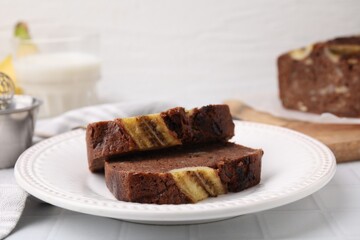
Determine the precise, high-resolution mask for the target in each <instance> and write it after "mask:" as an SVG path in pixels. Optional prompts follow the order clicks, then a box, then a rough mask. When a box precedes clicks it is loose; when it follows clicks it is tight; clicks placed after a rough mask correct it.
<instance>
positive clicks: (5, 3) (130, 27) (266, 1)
mask: <svg viewBox="0 0 360 240" xmlns="http://www.w3.org/2000/svg"><path fill="white" fill-rule="evenodd" d="M0 9H1V12H2V14H1V16H0V28H1V29H0V31H1V32H7V31H9V32H11V31H12V28H13V26H14V24H15V23H16V22H17V21H19V20H23V21H26V22H27V23H28V24H29V26H30V27H31V25H34V24H44V23H46V24H55V25H63V26H77V27H80V28H84V29H85V28H86V29H88V28H91V29H93V30H94V31H96V32H98V33H100V35H101V46H100V47H101V48H100V49H101V53H100V55H101V60H102V70H101V81H100V82H99V83H98V85H97V88H98V90H99V95H100V98H101V99H102V101H124V100H138V99H142V100H144V99H145V100H150V99H151V100H154V99H155V100H164V101H177V102H181V101H183V100H189V99H191V100H192V101H196V102H199V104H200V103H209V102H218V101H222V100H224V99H228V98H241V97H242V95H245V94H248V93H249V92H254V91H257V92H262V91H276V90H277V71H276V58H277V56H278V55H279V54H281V53H283V52H284V51H287V50H290V49H293V48H298V47H301V46H304V45H307V44H309V43H312V42H314V41H319V40H325V39H329V38H333V37H336V36H341V35H351V34H358V33H360V14H359V12H360V2H359V1H358V0H316V1H314V0H303V1H300V0H255V1H238V0H224V1H214V0H196V1H194V0H181V1H166V0H155V1H145V0H132V1H122V0H108V1H103V0H91V1H85V0H53V1H45V0H31V1H25V0H2V1H1V2H0ZM3 46H5V43H3ZM0 49H1V50H0V53H1V56H4V55H6V49H3V48H1V44H0Z"/></svg>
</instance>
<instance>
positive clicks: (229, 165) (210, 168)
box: [105, 142, 263, 204]
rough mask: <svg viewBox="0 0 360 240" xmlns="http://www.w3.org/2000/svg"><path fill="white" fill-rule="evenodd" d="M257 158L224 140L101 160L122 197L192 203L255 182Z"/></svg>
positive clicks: (256, 154)
mask: <svg viewBox="0 0 360 240" xmlns="http://www.w3.org/2000/svg"><path fill="white" fill-rule="evenodd" d="M262 156H263V151H262V150H261V149H251V148H248V147H244V146H241V145H237V144H234V143H229V142H226V143H212V144H206V145H205V144H202V145H197V146H180V147H175V148H170V149H169V148H168V149H163V150H161V151H149V152H141V153H136V154H132V155H126V156H121V157H118V158H116V159H113V160H112V161H106V163H105V181H106V185H107V187H108V189H109V190H110V192H112V194H113V195H114V196H115V197H116V198H117V199H118V200H122V201H128V202H138V203H155V204H184V203H195V202H198V201H201V200H203V199H206V198H208V197H215V196H218V195H221V194H225V193H227V192H239V191H242V190H244V189H246V188H249V187H252V186H255V185H256V184H258V183H259V182H260V175H261V158H262Z"/></svg>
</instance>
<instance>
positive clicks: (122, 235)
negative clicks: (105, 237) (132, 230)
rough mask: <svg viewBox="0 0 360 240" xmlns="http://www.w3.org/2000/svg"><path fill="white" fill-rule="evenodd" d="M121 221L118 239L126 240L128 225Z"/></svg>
mask: <svg viewBox="0 0 360 240" xmlns="http://www.w3.org/2000/svg"><path fill="white" fill-rule="evenodd" d="M118 221H119V224H120V225H119V230H118V234H117V238H116V239H119V240H124V239H126V233H127V223H126V222H124V221H121V220H118Z"/></svg>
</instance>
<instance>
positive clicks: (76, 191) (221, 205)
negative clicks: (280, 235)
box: [15, 121, 336, 224]
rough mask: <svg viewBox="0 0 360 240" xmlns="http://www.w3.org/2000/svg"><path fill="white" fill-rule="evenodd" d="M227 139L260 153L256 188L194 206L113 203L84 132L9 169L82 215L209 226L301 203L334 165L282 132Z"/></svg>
mask: <svg viewBox="0 0 360 240" xmlns="http://www.w3.org/2000/svg"><path fill="white" fill-rule="evenodd" d="M235 133H236V136H235V137H234V138H233V139H232V140H233V141H235V142H237V143H239V144H243V145H246V146H249V147H253V148H262V149H263V150H264V152H265V154H264V156H263V160H262V179H261V182H260V184H259V185H257V186H255V187H252V188H250V189H248V190H245V191H243V192H240V193H229V194H226V195H222V196H219V197H217V198H209V199H206V200H204V201H202V202H199V203H196V204H183V205H155V204H139V203H128V202H122V201H117V200H116V199H115V198H114V197H113V196H112V194H111V193H110V192H109V191H108V189H107V188H106V185H105V181H104V177H103V175H102V174H92V173H90V172H89V170H88V167H87V158H86V148H85V136H84V135H85V134H84V131H82V130H77V131H73V132H68V133H65V134H62V135H59V136H56V137H54V138H51V139H48V140H45V141H43V142H41V143H39V144H37V145H35V146H33V147H31V148H30V149H28V150H27V151H26V152H24V153H23V154H22V155H21V156H20V158H19V160H18V161H17V164H16V166H15V177H16V180H17V182H18V183H19V185H20V186H21V187H23V188H24V189H25V190H26V191H27V192H29V193H30V194H32V195H34V196H35V197H37V198H39V199H41V200H43V201H45V202H48V203H51V204H54V205H56V206H59V207H62V208H66V209H69V210H73V211H78V212H82V213H87V214H93V215H99V216H105V217H111V218H117V219H122V220H127V221H134V222H142V223H153V224H188V223H198V222H210V221H216V220H220V219H225V218H230V217H235V216H239V215H242V214H247V213H253V212H258V211H262V210H266V209H270V208H274V207H277V206H281V205H284V204H287V203H290V202H293V201H296V200H298V199H301V198H303V197H305V196H307V195H309V194H311V193H313V192H315V191H317V190H319V189H320V188H322V187H323V186H324V185H325V184H326V183H327V182H329V180H330V179H331V178H332V177H333V175H334V173H335V169H336V162H335V158H334V155H333V154H332V152H331V151H330V150H329V149H328V148H327V147H326V146H324V145H323V144H321V143H320V142H318V141H316V140H314V139H312V138H310V137H307V136H305V135H303V134H300V133H297V132H294V131H290V130H287V129H284V128H279V127H273V126H269V125H263V124H255V123H249V122H239V121H236V122H235Z"/></svg>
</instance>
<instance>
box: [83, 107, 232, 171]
mask: <svg viewBox="0 0 360 240" xmlns="http://www.w3.org/2000/svg"><path fill="white" fill-rule="evenodd" d="M233 136H234V123H233V121H232V117H231V114H230V110H229V107H228V106H227V105H208V106H205V107H201V108H194V109H191V110H189V111H186V110H185V109H184V108H181V107H177V108H173V109H169V110H167V111H165V112H162V113H158V114H150V115H146V116H137V117H130V118H118V119H115V120H113V121H102V122H95V123H91V124H89V125H88V126H87V129H86V146H87V156H88V164H89V169H90V170H91V171H92V172H98V171H103V169H104V162H105V159H108V158H110V157H114V156H117V155H124V154H128V153H132V152H139V151H147V150H154V149H162V148H167V147H173V146H177V145H189V144H198V143H211V142H226V141H227V140H229V139H230V138H231V137H233Z"/></svg>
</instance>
